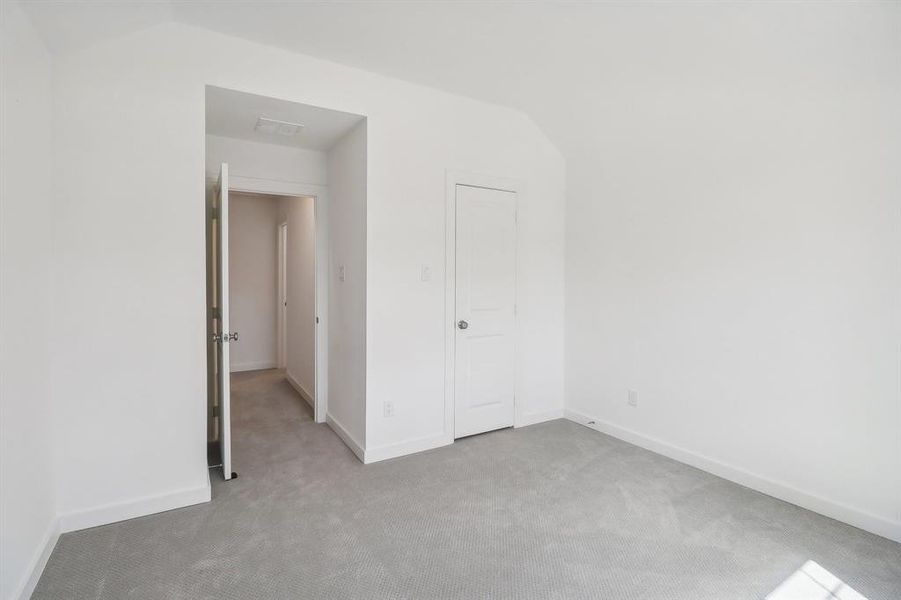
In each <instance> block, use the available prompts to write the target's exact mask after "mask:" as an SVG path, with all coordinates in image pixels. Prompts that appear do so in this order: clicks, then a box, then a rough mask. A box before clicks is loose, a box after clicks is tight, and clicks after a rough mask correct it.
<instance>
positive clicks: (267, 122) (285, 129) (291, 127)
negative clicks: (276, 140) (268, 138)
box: [253, 117, 303, 136]
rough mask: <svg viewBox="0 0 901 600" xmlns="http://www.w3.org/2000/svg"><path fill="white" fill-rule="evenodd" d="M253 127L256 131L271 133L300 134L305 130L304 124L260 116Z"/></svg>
mask: <svg viewBox="0 0 901 600" xmlns="http://www.w3.org/2000/svg"><path fill="white" fill-rule="evenodd" d="M253 129H254V131H259V132H260V133H268V134H271V135H284V136H292V135H299V134H300V132H301V131H303V125H301V124H300V123H291V122H290V121H279V120H278V119H270V118H268V117H260V118H258V119H257V124H256V126H254V128H253Z"/></svg>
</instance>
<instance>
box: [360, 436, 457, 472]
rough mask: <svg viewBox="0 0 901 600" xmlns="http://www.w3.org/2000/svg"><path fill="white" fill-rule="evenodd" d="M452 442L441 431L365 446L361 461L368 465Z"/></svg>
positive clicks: (452, 441)
mask: <svg viewBox="0 0 901 600" xmlns="http://www.w3.org/2000/svg"><path fill="white" fill-rule="evenodd" d="M453 443H454V440H452V439H448V437H447V436H446V435H445V434H444V432H441V433H439V434H435V435H429V436H425V437H421V438H415V439H412V440H407V441H404V442H399V443H396V444H386V445H384V446H378V447H375V448H371V449H370V448H367V449H366V456H365V459H364V460H363V462H364V463H366V464H367V465H368V464H370V463H374V462H379V461H380V460H388V459H389V458H397V457H398V456H406V455H407V454H414V453H416V452H423V451H425V450H431V449H433V448H440V447H441V446H447V445H449V444H453Z"/></svg>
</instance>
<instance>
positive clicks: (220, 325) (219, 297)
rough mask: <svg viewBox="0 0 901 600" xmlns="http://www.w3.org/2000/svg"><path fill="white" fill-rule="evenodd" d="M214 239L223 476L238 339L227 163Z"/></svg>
mask: <svg viewBox="0 0 901 600" xmlns="http://www.w3.org/2000/svg"><path fill="white" fill-rule="evenodd" d="M216 217H217V218H216V222H215V225H214V226H215V239H216V241H217V244H216V245H217V248H216V252H215V256H216V262H217V264H216V279H217V280H218V281H217V285H216V308H217V311H216V316H217V319H216V320H217V325H216V327H215V335H214V338H213V343H215V344H218V346H219V352H218V359H219V360H218V361H217V365H216V367H217V369H218V372H217V374H216V377H217V381H216V387H217V388H218V392H219V398H218V399H219V414H218V418H219V446H220V450H221V453H222V476H223V477H224V478H225V479H231V478H232V475H233V474H232V447H231V438H232V431H231V380H230V373H231V365H230V360H229V351H228V346H229V343H230V342H232V341H236V340H237V339H238V335H237V334H232V333H231V332H230V329H229V328H230V325H229V318H228V310H229V305H228V165H227V164H225V163H222V166H221V167H220V168H219V183H218V185H217V188H216Z"/></svg>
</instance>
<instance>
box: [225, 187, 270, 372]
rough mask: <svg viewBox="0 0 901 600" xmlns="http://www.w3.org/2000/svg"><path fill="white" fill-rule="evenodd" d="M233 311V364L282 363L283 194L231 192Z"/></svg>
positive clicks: (252, 366) (258, 366)
mask: <svg viewBox="0 0 901 600" xmlns="http://www.w3.org/2000/svg"><path fill="white" fill-rule="evenodd" d="M229 204H230V206H229V263H228V267H229V286H230V289H229V300H230V305H229V308H230V310H229V316H230V318H231V323H230V325H231V331H232V332H238V334H239V336H240V337H239V339H238V342H236V343H234V344H231V345H230V349H231V370H232V372H233V373H234V372H236V371H251V370H255V369H272V368H274V367H276V366H277V357H278V354H277V343H278V335H277V330H276V323H277V318H278V312H277V308H278V297H277V293H278V292H277V290H278V223H279V220H280V219H279V217H280V204H279V199H278V198H275V197H273V196H265V195H260V194H244V193H237V192H231V193H230V195H229Z"/></svg>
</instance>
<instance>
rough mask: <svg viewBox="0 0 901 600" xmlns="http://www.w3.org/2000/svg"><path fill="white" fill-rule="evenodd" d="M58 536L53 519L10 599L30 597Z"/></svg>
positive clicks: (56, 521) (19, 599)
mask: <svg viewBox="0 0 901 600" xmlns="http://www.w3.org/2000/svg"><path fill="white" fill-rule="evenodd" d="M59 534H60V530H59V519H57V518H56V517H53V519H52V520H51V521H50V524H49V525H48V526H47V531H45V532H44V536H43V537H42V538H41V543H40V544H38V547H37V548H36V549H35V553H34V556H33V557H32V559H31V560H30V561H29V563H28V567H27V568H26V570H25V573H24V575H23V577H22V581H21V583H19V585H18V587H17V588H16V589H15V591H13V593H12V596H10V598H11V599H15V600H28V599H29V598H30V597H31V594H32V593H33V592H34V588H35V587H37V585H38V581H39V580H40V579H41V575H42V574H43V573H44V567H46V566H47V561H48V560H50V555H51V554H52V553H53V549H54V548H55V547H56V542H57V541H58V540H59Z"/></svg>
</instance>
